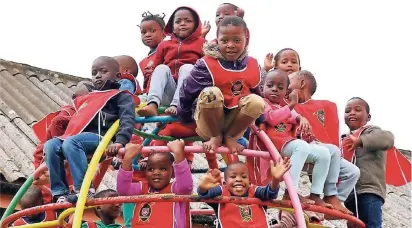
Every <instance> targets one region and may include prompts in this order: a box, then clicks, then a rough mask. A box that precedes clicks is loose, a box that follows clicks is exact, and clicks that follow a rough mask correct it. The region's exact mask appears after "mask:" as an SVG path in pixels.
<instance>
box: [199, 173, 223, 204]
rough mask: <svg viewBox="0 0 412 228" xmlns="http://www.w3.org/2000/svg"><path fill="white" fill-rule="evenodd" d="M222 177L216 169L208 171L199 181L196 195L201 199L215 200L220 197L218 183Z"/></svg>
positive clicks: (220, 190)
mask: <svg viewBox="0 0 412 228" xmlns="http://www.w3.org/2000/svg"><path fill="white" fill-rule="evenodd" d="M221 178H222V177H221V176H220V171H219V170H218V169H213V170H209V171H208V172H207V173H206V174H205V175H204V176H203V177H202V178H201V179H200V183H199V187H198V188H197V194H198V195H199V196H200V197H201V198H203V199H210V198H215V197H217V196H220V195H222V189H221V187H220V185H219V181H220V179H221Z"/></svg>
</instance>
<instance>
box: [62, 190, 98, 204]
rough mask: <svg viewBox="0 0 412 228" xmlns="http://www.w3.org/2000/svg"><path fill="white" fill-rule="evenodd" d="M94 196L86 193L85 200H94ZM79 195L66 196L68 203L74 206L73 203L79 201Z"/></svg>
mask: <svg viewBox="0 0 412 228" xmlns="http://www.w3.org/2000/svg"><path fill="white" fill-rule="evenodd" d="M94 194H95V193H94V192H91V191H88V192H87V197H86V200H88V199H93V198H94ZM79 195H80V193H79V192H78V193H72V194H69V195H68V196H67V201H68V202H70V203H72V204H75V203H77V200H78V199H79Z"/></svg>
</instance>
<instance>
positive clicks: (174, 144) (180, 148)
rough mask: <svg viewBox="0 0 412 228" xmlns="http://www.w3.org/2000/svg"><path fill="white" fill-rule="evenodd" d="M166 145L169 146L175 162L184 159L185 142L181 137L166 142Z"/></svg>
mask: <svg viewBox="0 0 412 228" xmlns="http://www.w3.org/2000/svg"><path fill="white" fill-rule="evenodd" d="M167 147H169V149H170V151H171V152H173V153H174V155H175V161H176V163H179V162H181V161H183V160H184V159H185V155H184V153H185V152H184V150H185V142H184V141H183V139H176V140H174V141H171V142H168V143H167Z"/></svg>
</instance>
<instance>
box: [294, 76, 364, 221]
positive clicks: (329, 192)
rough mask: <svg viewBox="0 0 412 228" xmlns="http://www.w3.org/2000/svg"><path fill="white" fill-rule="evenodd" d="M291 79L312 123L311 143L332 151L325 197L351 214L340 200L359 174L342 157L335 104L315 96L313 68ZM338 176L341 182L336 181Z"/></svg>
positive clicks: (301, 107) (300, 106)
mask: <svg viewBox="0 0 412 228" xmlns="http://www.w3.org/2000/svg"><path fill="white" fill-rule="evenodd" d="M289 79H290V86H289V88H290V89H298V90H299V103H298V104H296V106H295V111H296V112H297V113H299V114H300V115H302V116H304V117H305V118H307V119H308V121H309V123H310V125H311V127H312V133H313V134H312V137H313V138H314V139H315V141H313V142H312V143H311V144H310V146H311V147H319V146H322V147H325V148H327V149H328V150H329V152H330V154H331V162H330V167H329V173H328V176H327V178H326V182H325V186H324V193H325V197H324V200H325V202H327V203H330V204H331V205H332V206H333V207H334V208H335V209H338V210H340V211H342V212H344V213H348V214H351V212H350V211H349V210H348V209H346V208H345V207H344V206H343V205H342V203H341V202H344V201H345V200H346V198H347V197H348V195H349V194H350V192H351V191H352V189H353V187H354V186H355V184H356V182H357V180H358V179H359V175H360V174H359V169H358V168H357V167H356V166H355V165H353V164H351V163H350V162H348V161H346V160H345V159H341V151H340V149H339V148H338V147H337V146H339V135H338V134H339V119H338V115H337V107H336V104H335V103H333V102H330V101H327V100H325V101H323V100H313V99H312V96H313V94H314V93H315V92H316V87H317V83H316V79H315V77H314V75H313V74H312V73H311V72H310V71H307V70H303V71H299V72H295V73H292V74H290V75H289ZM338 178H339V179H340V182H339V185H337V182H338Z"/></svg>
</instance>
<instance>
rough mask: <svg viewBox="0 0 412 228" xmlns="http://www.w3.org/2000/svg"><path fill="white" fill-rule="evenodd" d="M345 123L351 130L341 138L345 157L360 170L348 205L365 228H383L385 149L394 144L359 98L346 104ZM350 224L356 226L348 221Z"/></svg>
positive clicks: (363, 101)
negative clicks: (374, 123)
mask: <svg viewBox="0 0 412 228" xmlns="http://www.w3.org/2000/svg"><path fill="white" fill-rule="evenodd" d="M344 117H345V124H346V125H347V126H348V128H349V130H350V133H349V134H347V135H346V136H345V137H344V138H343V140H342V150H343V154H344V156H345V158H346V159H348V160H349V161H351V162H353V163H354V164H355V165H356V166H357V167H359V169H360V178H359V180H358V182H357V183H356V187H355V189H354V191H352V193H351V194H350V195H349V197H348V199H347V200H346V202H345V206H346V207H347V208H348V209H349V210H351V211H352V212H353V214H354V215H356V216H357V217H358V218H359V219H360V220H362V222H364V223H365V225H366V227H382V206H383V204H384V202H385V196H386V177H385V170H386V154H387V152H386V150H388V149H390V148H392V147H393V146H394V136H393V134H392V133H391V132H389V131H384V130H382V129H381V128H379V127H377V126H373V125H367V124H368V122H369V121H370V120H371V114H370V107H369V104H368V103H367V102H366V101H365V100H364V99H362V98H360V97H353V98H351V99H350V100H349V101H348V103H347V104H346V107H345V115H344ZM348 227H353V225H352V224H348Z"/></svg>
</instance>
